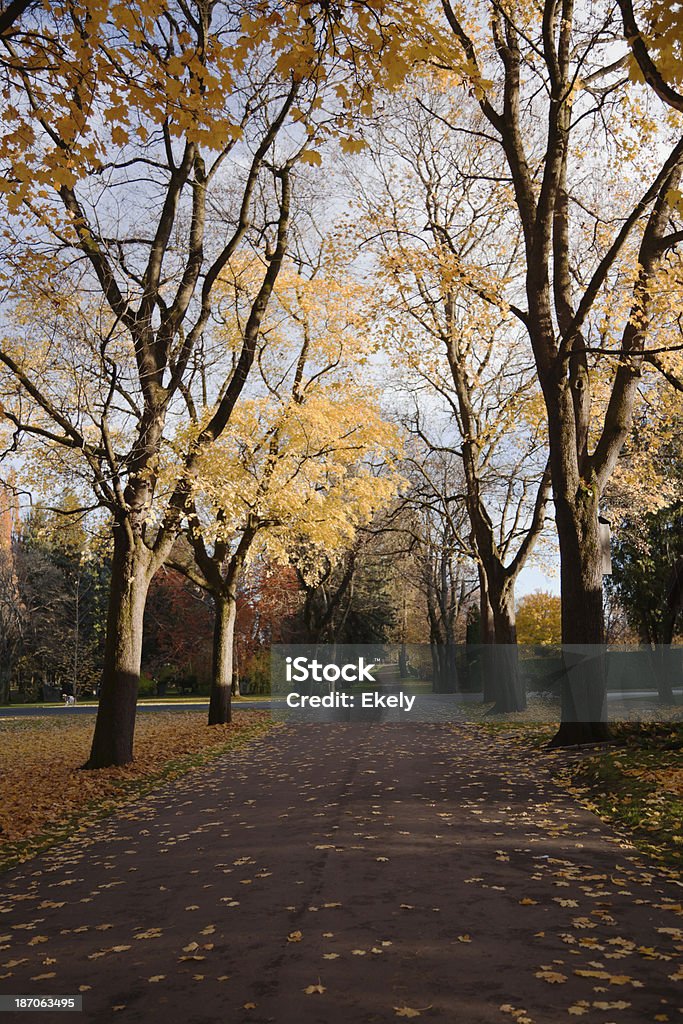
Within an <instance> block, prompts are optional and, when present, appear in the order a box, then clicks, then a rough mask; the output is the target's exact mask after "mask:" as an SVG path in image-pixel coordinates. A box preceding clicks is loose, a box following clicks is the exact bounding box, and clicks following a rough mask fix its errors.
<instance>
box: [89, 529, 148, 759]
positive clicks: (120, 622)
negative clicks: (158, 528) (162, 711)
mask: <svg viewBox="0 0 683 1024" xmlns="http://www.w3.org/2000/svg"><path fill="white" fill-rule="evenodd" d="M150 564H151V555H150V552H149V551H148V549H147V548H146V547H145V546H144V544H143V543H142V541H141V540H140V539H139V538H138V539H136V538H135V536H134V534H133V531H132V530H131V527H130V524H129V523H126V522H118V523H116V524H115V526H114V556H113V559H112V566H111V569H112V573H111V588H110V591H109V608H108V612H107V637H106V642H105V651H104V669H103V672H102V683H101V687H100V700H99V706H98V709H97V721H96V723H95V734H94V736H93V741H92V748H91V750H90V758H89V759H88V761H87V763H86V765H85V767H86V768H109V767H111V766H120V765H125V764H129V763H130V762H131V761H132V760H133V735H134V732H135V709H136V704H137V696H138V684H139V682H140V659H141V657H142V624H143V618H144V614H145V603H146V601H147V591H148V589H149V584H150V579H151V576H150Z"/></svg>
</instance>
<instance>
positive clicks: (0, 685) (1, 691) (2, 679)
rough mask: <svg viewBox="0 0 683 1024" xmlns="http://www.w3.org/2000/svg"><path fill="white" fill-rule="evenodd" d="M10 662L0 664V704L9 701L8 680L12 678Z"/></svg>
mask: <svg viewBox="0 0 683 1024" xmlns="http://www.w3.org/2000/svg"><path fill="white" fill-rule="evenodd" d="M10 665H11V663H10V662H9V661H8V663H7V664H6V665H0V704H9V702H10V682H11V679H12V671H11V667H10Z"/></svg>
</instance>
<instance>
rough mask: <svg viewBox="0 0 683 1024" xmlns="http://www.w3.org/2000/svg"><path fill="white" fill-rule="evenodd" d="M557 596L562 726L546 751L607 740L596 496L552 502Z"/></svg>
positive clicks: (587, 494) (582, 494) (582, 495)
mask: <svg viewBox="0 0 683 1024" xmlns="http://www.w3.org/2000/svg"><path fill="white" fill-rule="evenodd" d="M555 514H556V522H557V534H558V539H559V544H560V581H561V592H562V653H563V660H564V666H565V672H564V677H563V679H562V721H561V724H560V728H559V730H558V732H557V733H556V735H555V736H554V737H553V739H552V741H551V744H550V745H551V746H553V747H557V746H569V745H572V744H579V743H598V742H601V741H604V740H606V739H608V738H609V730H608V728H607V723H606V698H607V677H606V670H605V650H604V641H605V626H604V611H603V594H602V550H601V545H600V534H599V527H598V497H597V494H596V493H595V492H594V491H592V490H589V489H588V488H583V489H582V490H581V491H579V493H578V494H577V495H576V499H575V500H574V501H569V500H567V499H566V498H558V496H557V495H556V497H555Z"/></svg>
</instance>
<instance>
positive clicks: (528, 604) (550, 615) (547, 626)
mask: <svg viewBox="0 0 683 1024" xmlns="http://www.w3.org/2000/svg"><path fill="white" fill-rule="evenodd" d="M517 640H518V642H519V643H520V644H559V643H561V642H562V620H561V601H560V598H559V597H558V596H557V595H556V594H549V593H547V592H546V591H544V590H536V591H534V593H533V594H525V595H524V597H522V598H521V600H520V602H519V604H518V606H517Z"/></svg>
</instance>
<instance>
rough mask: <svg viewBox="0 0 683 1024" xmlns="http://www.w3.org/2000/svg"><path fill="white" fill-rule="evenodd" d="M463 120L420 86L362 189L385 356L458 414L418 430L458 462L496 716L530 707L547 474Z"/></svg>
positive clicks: (491, 207) (375, 145) (490, 180)
mask: <svg viewBox="0 0 683 1024" xmlns="http://www.w3.org/2000/svg"><path fill="white" fill-rule="evenodd" d="M411 93H412V94H414V95H413V96H411ZM458 114H459V108H458V107H457V105H455V104H453V102H452V101H451V100H450V98H449V96H448V95H447V94H444V92H443V90H442V89H440V88H439V87H438V86H436V87H435V88H432V89H430V88H429V87H428V85H426V84H423V83H412V82H411V83H410V85H409V86H408V91H407V94H406V95H405V96H401V97H400V98H397V99H395V100H393V101H390V100H387V103H386V108H385V112H384V116H383V118H382V122H381V125H380V126H379V127H377V128H376V129H375V131H374V132H373V133H372V135H370V136H369V140H368V141H369V147H370V149H371V151H372V157H371V159H372V165H371V166H372V174H371V175H369V174H368V173H367V171H366V169H365V167H364V168H363V182H362V183H361V182H359V187H360V188H361V191H362V206H363V213H364V215H365V217H366V221H367V227H366V231H367V233H368V238H367V246H368V248H369V247H370V246H372V247H373V249H374V250H375V252H376V254H377V259H378V263H379V268H380V273H381V275H382V278H383V279H384V282H385V287H384V290H383V293H382V298H381V303H382V308H383V312H384V316H385V323H386V326H385V335H386V339H387V347H388V350H389V352H390V353H391V356H392V358H393V360H394V362H395V364H397V367H398V374H399V376H400V378H401V379H402V382H403V384H404V387H406V388H407V389H408V390H410V391H411V392H412V393H413V394H416V395H419V396H420V399H421V400H422V403H423V405H424V406H425V407H426V408H427V409H429V407H430V405H432V406H434V405H435V404H436V403H437V402H440V403H441V405H442V406H443V408H444V409H445V410H447V414H448V416H449V417H450V422H449V429H448V431H445V433H446V434H447V437H448V440H442V441H439V440H437V439H436V438H435V436H434V433H435V432H434V430H433V429H432V428H431V426H430V421H433V420H434V419H435V418H436V417H435V413H434V412H433V411H431V410H430V411H429V412H426V413H424V414H423V415H422V416H421V418H420V421H419V423H418V424H417V427H416V429H417V432H418V434H419V436H420V438H421V440H422V442H423V443H424V444H426V445H427V446H428V447H431V448H432V449H433V450H443V451H447V452H451V453H453V454H454V455H456V456H458V457H459V459H460V461H461V466H462V490H463V494H464V499H465V506H466V509H467V513H468V516H469V524H470V528H469V531H468V534H469V537H468V539H469V540H470V545H471V548H472V549H473V550H474V552H475V555H476V559H477V562H478V565H479V567H480V570H481V572H480V587H481V592H482V608H483V609H484V610H485V616H484V621H486V619H487V618H488V609H489V608H490V616H491V623H492V635H493V639H494V640H495V643H496V644H497V645H498V654H499V655H500V663H499V664H498V665H497V667H496V668H495V669H493V670H492V671H493V673H494V674H495V676H496V677H497V678H499V679H500V680H501V686H502V689H501V690H500V692H499V699H498V700H497V702H496V709H497V710H500V711H512V710H520V709H521V708H522V706H523V699H522V696H521V687H520V679H519V669H518V665H517V659H516V652H515V650H514V645H515V642H516V634H515V600H514V585H515V580H516V579H517V577H518V575H519V573H520V571H521V569H522V568H523V566H524V564H525V562H526V560H527V559H528V557H529V555H530V554H531V551H532V550H533V547H534V544H535V543H536V540H537V538H538V536H539V534H540V532H541V530H542V528H543V525H544V520H545V508H546V503H547V500H548V497H549V493H550V473H549V471H548V469H547V467H546V450H545V430H544V421H543V417H542V415H539V413H540V411H541V410H540V402H539V397H538V394H537V393H536V391H537V385H536V382H535V380H534V378H533V375H532V374H531V373H530V371H529V366H528V358H527V356H526V353H525V351H524V347H523V345H522V343H521V338H520V331H519V326H518V323H517V321H516V318H515V316H514V314H513V313H512V312H511V311H510V309H509V308H508V307H507V305H506V302H505V300H504V298H503V297H502V293H501V289H500V288H498V287H496V286H495V285H492V282H491V277H490V270H491V268H492V267H494V266H495V267H497V268H498V269H499V272H500V274H501V277H504V276H505V274H506V273H509V274H510V276H511V277H512V275H513V271H512V270H511V267H512V266H513V264H514V259H515V253H516V248H515V246H516V243H515V239H514V237H513V234H512V232H513V230H514V228H513V227H512V226H511V225H510V223H509V213H508V206H509V198H508V196H507V195H506V192H505V189H504V187H501V186H500V184H499V181H500V179H501V178H504V171H503V169H502V166H501V164H502V161H500V160H499V159H498V158H497V156H496V154H495V153H494V154H491V152H490V149H487V148H486V147H484V148H482V147H481V145H480V144H479V140H478V139H476V138H472V139H470V140H469V141H468V142H467V143H462V142H461V141H460V140H459V138H457V137H455V136H454V133H453V131H452V130H451V128H450V127H449V125H450V123H451V120H452V119H453V118H454V117H457V116H458ZM473 131H474V128H473ZM503 237H504V238H505V240H506V242H507V245H504V243H503ZM520 244H521V241H520ZM501 245H503V249H502V251H501ZM425 396H428V397H425ZM505 679H507V683H505V684H504V685H503V683H502V681H503V680H505ZM506 690H507V693H505V691H506Z"/></svg>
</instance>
